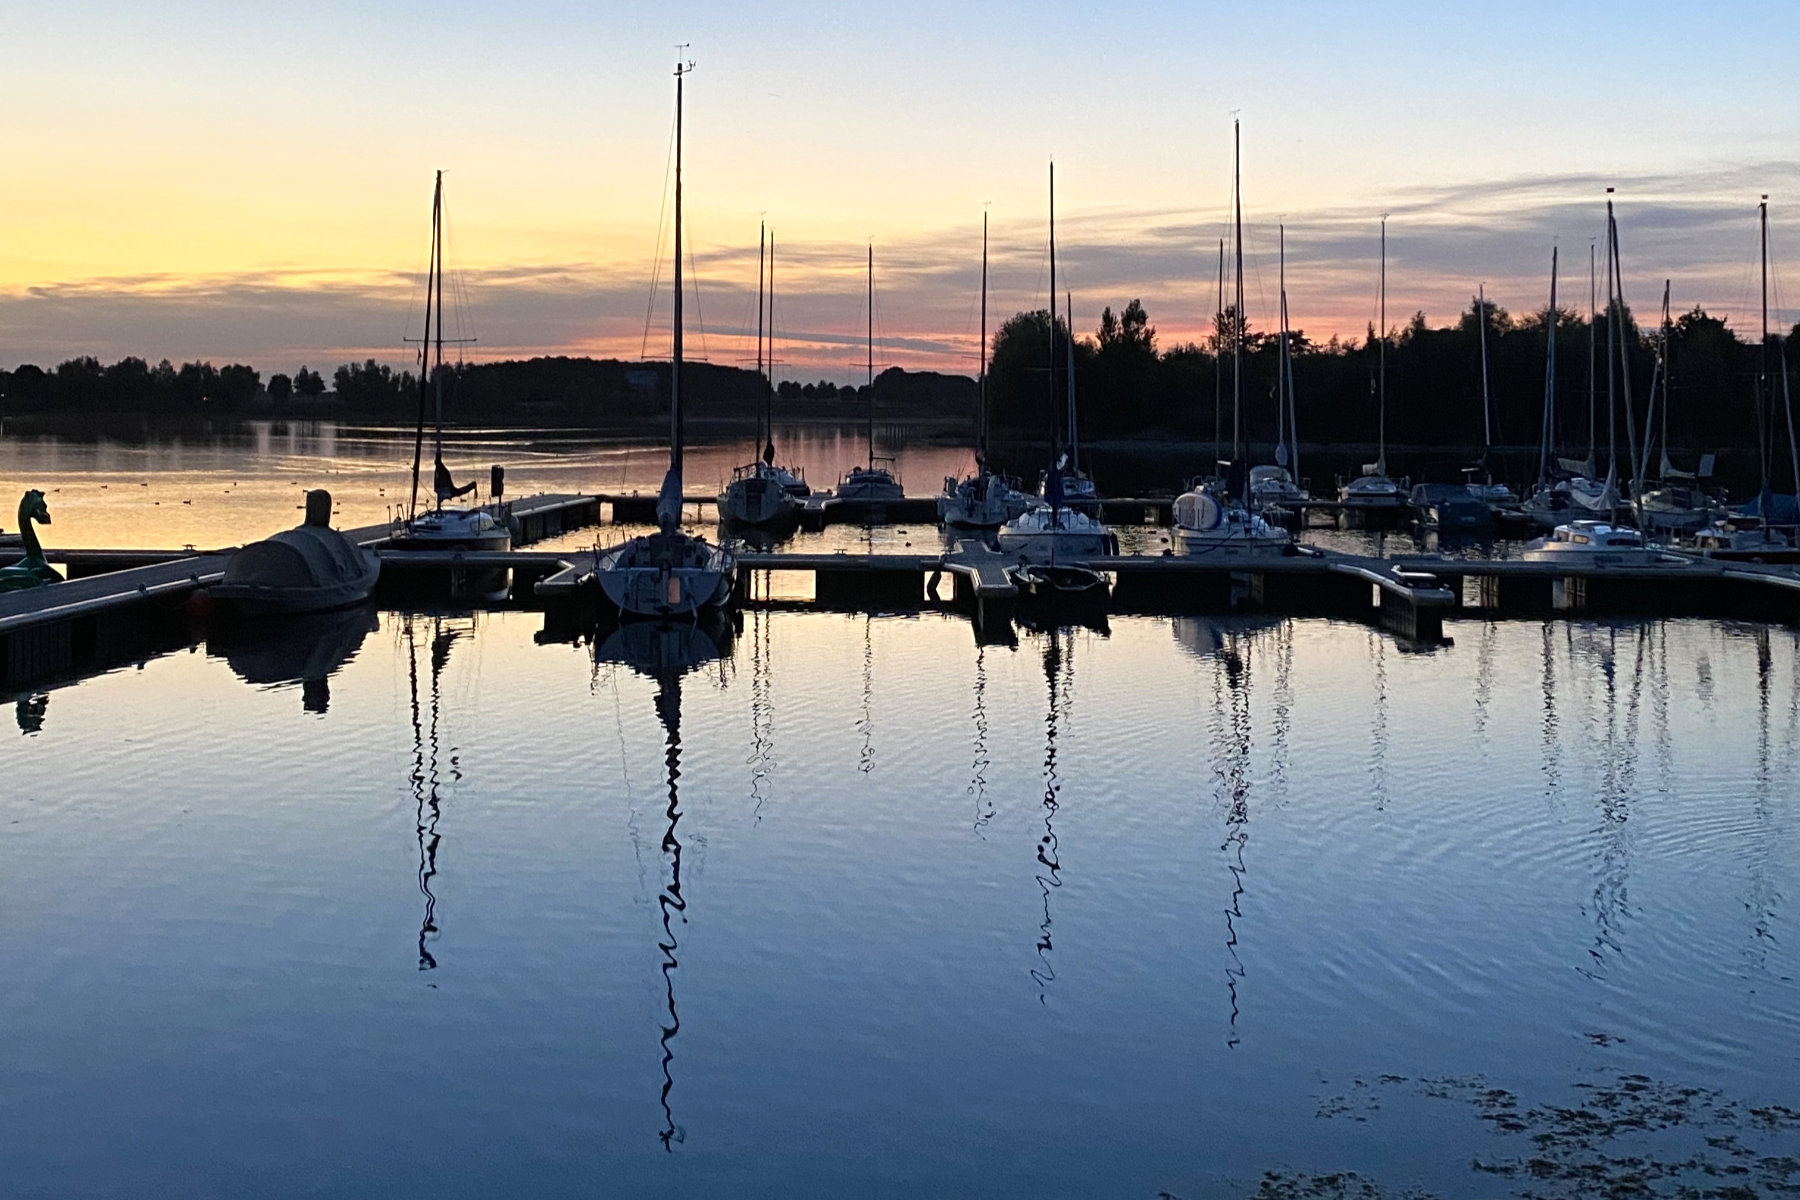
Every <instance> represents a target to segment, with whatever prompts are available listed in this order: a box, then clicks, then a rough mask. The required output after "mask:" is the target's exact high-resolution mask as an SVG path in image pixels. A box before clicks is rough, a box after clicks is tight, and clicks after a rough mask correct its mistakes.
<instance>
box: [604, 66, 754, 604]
mask: <svg viewBox="0 0 1800 1200" xmlns="http://www.w3.org/2000/svg"><path fill="white" fill-rule="evenodd" d="M693 69H694V64H693V63H691V62H687V63H678V64H677V65H676V67H675V329H674V346H673V354H672V356H671V359H670V363H669V469H668V471H667V472H666V473H665V474H664V475H663V482H662V491H661V492H660V493H659V494H658V495H657V499H656V524H657V531H656V532H655V533H652V534H649V535H647V536H644V537H636V538H633V539H631V540H630V541H629V542H626V543H625V544H623V545H621V546H616V547H614V548H613V549H611V550H609V551H607V552H605V553H604V554H602V555H600V556H599V559H598V560H597V561H596V563H595V566H594V578H595V579H596V580H597V581H598V582H599V584H600V589H601V590H602V591H603V592H604V593H605V594H606V597H607V599H608V600H610V601H612V602H613V603H614V604H615V605H617V606H618V609H619V615H620V616H622V617H625V616H631V617H670V616H677V615H685V616H693V615H696V614H698V613H700V612H701V611H703V610H706V609H712V608H717V607H720V606H722V605H724V604H727V603H728V602H729V601H730V599H731V596H732V589H733V585H734V584H735V583H736V581H737V560H736V558H735V557H733V555H732V554H731V552H730V551H729V550H726V549H724V548H723V547H720V546H715V545H713V544H711V543H710V542H708V541H706V540H705V539H704V538H697V537H694V536H692V535H691V534H688V533H684V532H683V531H682V529H681V506H682V496H681V457H682V455H681V452H682V414H681V374H682V369H681V366H682V359H681V333H682V327H681V301H682V295H681V290H682V289H681V255H682V249H683V244H682V241H681V91H682V82H683V80H684V79H685V78H686V76H687V74H688V73H689V72H690V71H692V70H693Z"/></svg>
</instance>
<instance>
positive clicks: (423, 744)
mask: <svg viewBox="0 0 1800 1200" xmlns="http://www.w3.org/2000/svg"><path fill="white" fill-rule="evenodd" d="M464 632H465V631H464V630H461V629H452V628H446V627H445V624H444V620H443V618H442V617H433V618H432V619H431V641H430V649H429V653H428V658H427V666H428V670H429V673H430V679H429V682H428V685H427V686H428V688H429V692H428V697H429V698H428V701H427V702H426V703H424V704H423V705H422V704H421V701H420V698H419V630H418V628H417V627H416V625H415V619H414V618H413V617H411V616H408V617H407V618H406V621H405V624H404V626H403V627H402V631H401V636H402V637H403V638H405V640H406V663H407V685H408V689H409V691H410V692H411V701H412V733H413V761H412V772H411V784H412V793H413V812H414V820H413V826H414V834H415V836H416V837H417V839H418V846H419V871H418V880H419V894H420V895H421V896H423V897H424V898H425V915H424V917H423V918H422V919H421V920H420V922H419V941H418V953H419V970H421V971H435V970H437V965H438V962H437V957H436V956H435V955H434V954H432V952H431V944H432V943H435V942H436V941H437V939H438V933H439V931H438V924H437V895H436V894H435V893H434V892H433V891H432V890H431V883H432V880H434V879H436V878H437V873H438V865H437V856H438V847H439V845H440V844H441V841H442V838H441V836H440V835H439V833H438V819H439V818H440V817H441V816H442V815H443V808H442V804H441V801H440V798H439V795H438V789H439V787H440V786H441V783H442V780H441V779H440V777H439V767H438V760H439V753H440V750H441V748H442V747H441V744H440V738H439V732H438V722H439V715H440V713H441V711H442V703H441V700H442V680H443V675H444V667H445V666H446V665H448V663H449V661H450V647H451V646H452V645H453V644H454V643H455V642H456V640H457V638H459V637H461V636H462V634H463V633H464ZM449 761H450V780H451V782H452V783H457V782H460V781H461V780H462V764H461V761H460V760H459V759H458V757H457V753H456V747H454V746H452V747H451V748H450V753H449Z"/></svg>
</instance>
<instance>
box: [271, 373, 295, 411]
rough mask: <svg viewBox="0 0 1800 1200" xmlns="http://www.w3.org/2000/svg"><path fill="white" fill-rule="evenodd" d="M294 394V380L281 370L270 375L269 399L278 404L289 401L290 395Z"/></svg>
mask: <svg viewBox="0 0 1800 1200" xmlns="http://www.w3.org/2000/svg"><path fill="white" fill-rule="evenodd" d="M293 394H294V381H293V380H292V379H289V378H288V377H287V376H286V375H283V374H281V373H280V372H279V371H278V372H276V373H275V374H273V375H271V376H269V399H271V400H273V401H274V402H275V403H277V404H285V403H287V400H288V397H289V396H292V395H293Z"/></svg>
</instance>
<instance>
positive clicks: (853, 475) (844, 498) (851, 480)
mask: <svg viewBox="0 0 1800 1200" xmlns="http://www.w3.org/2000/svg"><path fill="white" fill-rule="evenodd" d="M893 461H894V460H893V459H891V458H877V457H876V456H875V247H874V246H873V245H872V244H871V245H870V247H869V461H868V465H867V466H861V467H851V468H850V470H849V471H847V472H845V474H844V477H843V478H842V479H841V480H839V481H838V486H837V496H836V497H835V498H836V500H837V502H838V503H840V504H858V505H879V504H886V503H891V502H893V501H896V500H902V499H905V497H906V493H905V492H904V491H903V490H902V489H901V487H900V481H899V480H897V479H895V478H894V474H893V472H892V471H890V470H888V469H887V467H884V466H881V465H879V464H881V463H889V464H891V463H892V462H893Z"/></svg>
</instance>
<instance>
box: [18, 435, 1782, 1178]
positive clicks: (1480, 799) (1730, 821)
mask: <svg viewBox="0 0 1800 1200" xmlns="http://www.w3.org/2000/svg"><path fill="white" fill-rule="evenodd" d="M858 432H859V431H857V430H846V431H837V432H831V431H828V432H824V433H819V432H807V431H804V430H794V431H788V432H787V433H785V434H778V440H780V441H781V443H782V444H783V445H784V446H785V447H791V448H792V454H791V456H784V457H790V460H791V461H798V462H800V463H802V464H803V465H804V466H805V467H806V468H807V471H808V474H809V475H810V476H812V477H813V478H814V479H815V480H823V481H829V480H830V479H832V478H833V477H835V475H836V473H837V471H838V470H839V469H841V468H842V467H843V466H845V465H848V464H849V463H851V462H853V461H855V460H856V459H857V457H858V456H859V455H860V454H861V453H862V452H863V449H864V448H863V447H862V446H861V444H860V443H859V441H858V439H857V436H856V435H857V433H858ZM881 448H882V449H883V450H893V451H895V452H897V454H898V456H899V457H900V469H901V473H902V475H903V476H904V477H905V478H906V480H907V482H908V484H909V490H911V491H913V492H915V493H929V492H932V491H935V490H936V482H937V481H938V480H940V479H941V477H942V476H943V475H944V474H946V473H952V472H957V471H961V470H964V469H966V467H967V465H968V455H967V453H966V451H963V450H960V449H956V448H953V447H941V446H930V445H917V444H913V443H908V442H906V441H904V439H902V438H900V437H896V438H895V439H894V441H893V442H891V443H890V444H885V445H884V446H883V447H881ZM746 450H747V447H743V446H735V445H731V446H725V445H719V446H711V447H702V448H700V449H698V450H696V451H695V452H694V455H693V457H692V458H691V459H690V472H689V477H690V488H691V490H702V489H703V488H705V487H710V486H712V485H714V484H715V483H716V482H717V481H718V479H719V478H721V477H723V476H725V475H727V474H728V472H729V469H730V466H731V465H732V464H733V463H734V462H735V461H736V460H737V459H738V458H741V457H744V456H745V452H746ZM410 457H411V447H410V442H409V440H408V439H407V438H406V437H405V436H404V434H403V432H402V431H394V430H355V429H350V428H343V427H338V426H332V425H317V426H292V427H278V426H272V425H271V426H263V425H249V426H242V427H232V428H227V429H223V430H221V431H219V432H217V433H205V434H199V435H196V434H193V433H187V434H172V433H157V432H152V433H149V434H147V435H134V436H129V437H117V438H108V439H92V438H88V439H70V438H56V437H43V436H27V437H18V436H13V435H12V434H10V433H9V435H8V436H7V437H5V438H0V480H11V481H12V483H11V484H9V485H7V486H10V487H14V488H22V487H23V486H28V485H36V486H42V487H44V489H45V490H46V492H48V493H49V499H50V506H51V510H52V513H53V515H54V516H55V519H56V523H55V524H54V525H53V526H51V527H50V528H49V529H48V530H46V531H45V533H46V535H47V536H49V538H50V540H51V542H52V545H53V546H54V545H57V544H60V545H87V546H104V545H134V544H139V545H151V546H156V545H161V546H179V545H182V544H186V543H193V544H196V545H218V544H230V543H233V542H239V541H243V540H246V539H249V538H253V537H256V536H260V535H262V534H264V533H266V532H268V531H269V530H271V529H274V528H279V527H281V526H284V525H287V524H291V523H293V521H294V520H295V519H296V518H297V506H298V504H299V493H300V491H301V490H303V489H304V488H306V487H312V486H317V485H318V484H320V483H324V484H325V485H326V486H329V487H331V488H332V490H333V492H334V494H335V496H336V497H337V500H338V502H339V506H340V514H339V520H340V521H341V523H343V524H360V523H365V522H373V521H379V520H382V519H384V517H385V516H386V513H387V511H388V509H389V508H390V507H391V506H393V505H394V504H395V503H396V498H397V497H398V496H399V494H400V492H401V490H402V489H403V488H404V486H405V482H406V470H407V467H408V466H409V465H410ZM448 457H451V458H452V459H453V460H454V461H455V462H457V463H464V462H474V463H481V464H485V463H486V462H489V461H501V462H505V463H507V464H508V467H509V481H510V489H509V490H510V491H511V492H513V493H514V494H523V493H526V492H531V491H540V490H554V491H572V490H632V489H634V488H635V489H638V490H643V491H650V490H653V489H654V488H655V487H656V485H657V483H658V482H659V480H660V477H661V473H662V469H663V465H664V462H665V461H666V459H665V458H664V455H663V451H661V450H660V449H659V448H657V447H654V446H641V447H631V448H625V447H619V446H614V445H605V444H601V443H598V442H595V441H594V440H593V439H591V438H590V437H589V436H588V435H585V434H580V433H568V434H562V435H559V434H554V433H552V434H548V435H545V434H530V435H516V434H472V435H467V436H466V437H465V438H464V439H463V440H460V441H459V442H458V443H457V445H456V447H455V449H454V451H453V452H452V453H451V454H450V455H448ZM458 473H459V475H460V476H461V477H464V478H468V477H472V476H473V474H475V472H474V471H472V470H470V469H468V468H462V467H459V469H458ZM6 523H7V524H8V525H9V526H10V524H11V522H10V520H8V521H7V522H6ZM619 532H620V531H619V530H618V529H616V528H615V529H608V530H601V531H599V533H598V536H600V537H602V538H611V537H613V536H616V535H617V534H618V533H619ZM596 536H597V535H596V532H595V531H582V532H578V533H573V534H570V535H567V537H566V538H565V539H563V542H564V543H566V544H570V545H576V544H583V545H585V544H591V543H592V541H593V540H594V538H595V537H596ZM803 536H808V537H811V538H812V539H813V540H812V541H810V542H808V543H806V544H807V546H808V548H815V547H818V546H827V545H846V546H847V545H858V544H860V545H871V546H875V547H877V548H882V547H892V548H899V547H901V546H904V545H907V544H910V543H911V542H912V541H913V540H914V539H918V540H919V541H920V543H921V544H922V545H929V544H931V543H932V542H933V541H934V540H935V539H936V537H937V536H938V535H937V534H936V533H935V531H933V530H931V529H930V528H928V527H927V528H920V529H908V528H903V527H891V528H886V529H877V530H872V531H868V530H862V529H856V528H834V529H832V530H829V531H827V533H826V534H823V535H803ZM1122 536H1123V537H1124V539H1125V540H1126V542H1127V545H1128V546H1133V547H1135V548H1141V549H1148V550H1154V549H1156V539H1157V538H1159V537H1161V536H1163V534H1162V533H1161V532H1160V531H1157V530H1154V529H1150V528H1138V529H1132V530H1127V531H1125V532H1124V534H1123V535H1122ZM1310 536H1312V537H1313V538H1314V539H1315V540H1325V541H1327V542H1328V543H1329V542H1331V541H1332V539H1340V540H1341V539H1346V538H1348V539H1353V540H1354V539H1361V540H1355V541H1354V545H1355V548H1371V547H1373V546H1376V545H1378V544H1379V543H1376V542H1374V541H1372V540H1369V539H1368V538H1367V537H1366V535H1331V534H1325V533H1316V534H1313V535H1310ZM1342 544H1348V543H1342ZM1389 548H1390V549H1400V550H1411V549H1412V548H1413V545H1412V543H1411V540H1410V539H1407V538H1398V539H1391V540H1390V543H1389ZM1502 549H1503V550H1504V548H1502ZM1449 632H1450V633H1451V634H1452V635H1453V637H1454V643H1453V644H1450V645H1444V646H1434V647H1421V646H1419V645H1416V644H1411V643H1407V642H1404V641H1399V640H1396V639H1395V638H1393V637H1392V636H1391V635H1388V634H1386V633H1383V632H1380V631H1377V630H1375V629H1371V628H1368V627H1364V626H1361V625H1355V624H1346V623H1339V622H1332V621H1324V620H1312V619H1276V618H1272V617H1258V616H1218V615H1207V614H1194V615H1190V616H1184V617H1180V618H1149V617H1121V618H1115V619H1114V620H1113V621H1112V623H1111V625H1110V627H1109V628H1108V629H1106V630H1105V631H1096V630H1082V629H1076V630H1059V631H1054V632H1050V633H1034V632H1031V631H1027V630H1020V631H1018V635H1017V645H1016V646H1000V645H987V646H978V645H977V644H976V640H975V638H974V636H973V634H972V632H971V629H970V627H969V625H968V624H967V623H966V622H963V621H960V620H957V619H954V618H950V617H947V616H944V615H940V614H936V613H928V614H925V615H917V616H905V617H903V616H884V615H843V614H834V613H824V612H816V611H806V610H804V609H782V610H780V611H773V612H771V611H750V612H746V613H744V614H743V616H742V622H741V628H736V629H730V630H715V631H712V632H711V633H710V634H708V635H707V636H700V634H699V633H698V632H690V633H689V634H687V635H684V636H683V637H680V638H676V637H675V636H674V635H668V634H663V635H657V636H650V635H648V634H646V633H644V632H643V630H642V627H639V629H638V631H637V632H636V633H632V632H629V631H628V632H623V633H621V632H619V631H614V630H608V629H589V628H584V627H583V626H581V625H580V623H579V622H576V623H573V624H571V623H570V622H569V621H568V620H567V619H565V618H562V617H557V616H546V615H544V614H539V613H531V612H523V611H508V612H502V613H493V614H479V615H471V614H467V613H431V612H391V611H390V612H379V613H377V612H372V611H370V612H354V613H349V614H340V615H337V616H334V617H330V618H324V619H316V620H313V621H311V622H308V623H306V624H303V625H300V626H293V627H286V628H284V629H283V630H281V631H279V632H262V633H258V632H256V631H254V630H250V631H244V630H239V631H235V632H234V631H232V630H231V629H229V628H213V629H209V628H206V627H204V626H196V627H195V628H194V630H193V632H192V644H191V646H188V647H187V648H184V649H178V650H177V651H175V652H174V653H165V654H152V655H150V656H149V657H148V658H147V659H146V660H145V661H143V662H142V663H140V664H134V665H132V666H131V667H129V668H127V669H122V670H116V671H112V672H109V673H106V674H102V675H98V676H95V677H92V678H89V679H85V680H81V681H78V682H74V683H70V684H66V685H63V686H59V687H56V688H53V689H47V690H45V689H38V690H32V691H28V692H25V693H22V694H18V695H15V696H8V697H5V701H6V703H8V704H10V705H11V707H12V710H13V721H12V722H11V724H10V726H9V730H10V731H9V732H5V733H0V771H3V772H4V778H5V779H6V785H5V787H4V788H0V980H3V981H4V984H3V985H0V1195H3V1196H6V1197H9V1198H10V1197H12V1196H45V1197H64V1196H108V1197H110V1196H139V1195H182V1196H196V1197H209V1196H218V1197H236V1196H243V1195H259V1196H299V1195H305V1196H364V1195H371V1194H379V1195H387V1196H401V1197H408V1196H432V1197H444V1196H490V1195H497V1194H518V1195H546V1196H576V1195H582V1196H587V1195H621V1196H636V1195H658V1196H740V1195H746V1196H754V1195H766V1196H783V1197H788V1196H799V1197H810V1196H819V1197H838V1196H846V1195H856V1196H894V1197H915V1196H946V1197H949V1196H965V1195H982V1196H1002V1197H1005V1196H1050V1197H1063V1196H1067V1197H1093V1196H1132V1197H1146V1198H1149V1197H1157V1196H1159V1195H1162V1194H1168V1195H1171V1196H1176V1197H1182V1198H1185V1200H1194V1198H1196V1197H1203V1196H1205V1197H1210V1196H1245V1197H1249V1196H1256V1197H1261V1198H1263V1200H1272V1198H1274V1197H1360V1198H1367V1197H1376V1196H1396V1197H1397V1196H1423V1195H1435V1196H1446V1197H1448V1196H1481V1197H1487V1196H1512V1195H1521V1196H1522V1195H1532V1196H1553V1197H1579V1196H1589V1195H1594V1194H1599V1193H1602V1192H1604V1191H1607V1190H1608V1189H1612V1190H1613V1192H1614V1193H1615V1194H1620V1195H1652V1196H1676V1195H1685V1194H1695V1195H1700V1194H1707V1193H1706V1191H1705V1189H1707V1188H1721V1187H1726V1186H1741V1187H1744V1188H1747V1189H1749V1190H1747V1191H1744V1192H1740V1193H1726V1192H1715V1193H1713V1194H1718V1195H1759V1194H1778V1193H1779V1189H1780V1188H1782V1187H1789V1188H1792V1187H1795V1186H1800V1084H1797V1083H1796V1082H1795V1081H1796V1079H1800V949H1797V948H1796V947H1797V944H1800V943H1797V941H1796V938H1795V930H1794V920H1793V904H1794V897H1795V895H1796V892H1797V891H1800V830H1797V829H1796V821H1795V814H1794V797H1795V796H1796V794H1800V786H1797V785H1800V639H1797V637H1796V632H1795V630H1794V629H1792V628H1790V627H1779V626H1778V627H1765V626H1755V625H1738V624H1732V623H1726V622H1717V621H1700V620H1676V621H1658V622H1644V623H1597V622H1564V621H1556V622H1548V623H1544V622H1537V621H1529V622H1527V621H1515V622H1500V623H1485V622H1479V621H1459V622H1453V623H1452V624H1451V626H1450V628H1449ZM1684 1187H1692V1188H1694V1189H1698V1190H1696V1191H1694V1192H1692V1193H1685V1192H1682V1191H1681V1190H1680V1189H1682V1188H1684Z"/></svg>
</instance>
